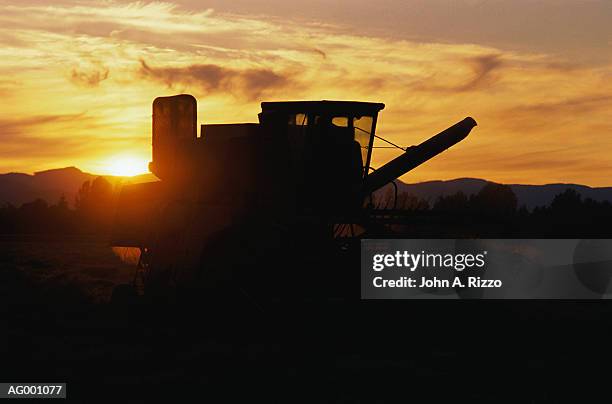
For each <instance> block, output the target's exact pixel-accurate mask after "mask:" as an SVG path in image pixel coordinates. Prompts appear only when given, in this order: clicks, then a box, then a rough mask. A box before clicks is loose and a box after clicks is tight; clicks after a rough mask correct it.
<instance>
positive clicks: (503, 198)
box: [470, 182, 518, 217]
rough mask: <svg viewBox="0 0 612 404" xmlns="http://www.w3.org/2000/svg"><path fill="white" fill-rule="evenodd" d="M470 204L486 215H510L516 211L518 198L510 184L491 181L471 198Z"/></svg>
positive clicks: (476, 210)
mask: <svg viewBox="0 0 612 404" xmlns="http://www.w3.org/2000/svg"><path fill="white" fill-rule="evenodd" d="M470 205H471V208H472V209H473V210H475V212H477V213H479V214H482V215H485V216H500V217H508V216H513V215H514V214H515V213H516V207H517V205H518V200H517V198H516V195H515V194H514V192H513V191H512V189H511V188H510V187H509V186H507V185H503V184H496V183H494V182H489V183H487V185H485V186H484V187H483V188H482V189H481V190H480V192H478V193H477V194H476V195H473V196H472V198H470Z"/></svg>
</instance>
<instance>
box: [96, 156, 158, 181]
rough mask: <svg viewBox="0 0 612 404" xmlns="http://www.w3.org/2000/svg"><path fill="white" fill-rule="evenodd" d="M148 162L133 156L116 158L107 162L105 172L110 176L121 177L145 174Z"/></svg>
mask: <svg viewBox="0 0 612 404" xmlns="http://www.w3.org/2000/svg"><path fill="white" fill-rule="evenodd" d="M147 165H148V161H147V159H145V158H138V157H134V156H116V157H113V158H112V159H110V160H108V164H107V165H106V171H107V172H108V173H109V174H111V175H117V176H122V177H132V176H134V175H138V174H144V173H147V172H148V171H149V170H148V168H147Z"/></svg>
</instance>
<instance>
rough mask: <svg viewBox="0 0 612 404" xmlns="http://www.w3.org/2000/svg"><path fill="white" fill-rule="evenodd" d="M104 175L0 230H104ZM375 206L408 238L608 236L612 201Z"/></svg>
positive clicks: (392, 200) (493, 198)
mask: <svg viewBox="0 0 612 404" xmlns="http://www.w3.org/2000/svg"><path fill="white" fill-rule="evenodd" d="M120 186H121V185H120V184H119V185H117V186H116V187H114V186H113V185H112V184H111V183H109V182H108V181H107V180H106V179H105V178H103V177H98V178H96V179H95V180H93V181H91V182H90V181H87V182H85V183H84V184H83V185H82V186H81V188H80V189H79V191H78V194H77V196H76V198H75V200H74V203H73V207H72V206H70V204H69V203H68V201H67V200H66V198H64V197H61V198H60V199H59V200H58V201H57V202H56V203H55V204H49V203H47V202H46V201H44V200H42V199H37V200H35V201H32V202H29V203H24V204H23V205H21V206H20V207H16V206H12V205H4V206H2V207H0V233H4V234H7V233H56V234H107V233H109V232H110V228H111V226H112V221H113V218H114V214H115V209H116V204H117V196H118V192H117V191H118V189H119V187H120ZM378 205H379V206H378V207H379V208H388V209H391V208H393V207H395V209H397V210H403V211H407V213H408V214H402V215H399V217H396V218H395V219H393V222H394V223H397V224H396V225H393V226H391V227H392V229H393V230H394V231H395V233H399V234H400V235H406V236H410V237H432V238H433V237H451V238H455V237H518V238H525V237H550V238H554V237H569V238H572V237H602V238H610V237H612V204H610V202H608V201H605V202H597V201H594V200H592V199H588V198H587V199H583V198H582V197H581V195H580V194H579V193H577V192H576V191H574V190H572V189H567V190H566V191H565V192H562V193H560V194H558V195H557V196H555V198H554V200H553V201H552V203H551V204H550V206H545V207H537V208H535V209H533V210H532V211H529V210H528V209H527V208H525V207H524V206H518V200H517V198H516V195H515V194H514V192H513V191H512V189H510V187H508V186H506V185H501V184H495V183H489V184H487V185H486V186H484V187H483V188H482V190H481V191H480V192H478V193H477V194H473V195H470V196H468V195H465V194H464V193H462V192H458V193H456V194H453V195H447V196H442V197H440V198H438V199H437V200H435V201H433V203H430V202H429V201H426V200H423V199H419V198H417V197H415V196H413V195H410V194H405V193H404V194H399V195H397V198H396V197H395V195H394V194H393V192H390V193H386V194H384V195H382V198H381V202H379V203H378Z"/></svg>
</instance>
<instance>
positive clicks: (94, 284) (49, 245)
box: [0, 235, 136, 303]
mask: <svg viewBox="0 0 612 404" xmlns="http://www.w3.org/2000/svg"><path fill="white" fill-rule="evenodd" d="M129 258H132V259H129ZM129 258H128V259H124V260H122V259H120V255H118V254H117V253H115V252H113V250H112V249H111V247H110V246H109V244H108V242H107V241H106V240H105V239H104V238H101V237H91V236H54V235H48V236H46V235H42V236H41V235H17V236H15V235H13V236H6V235H5V236H0V267H1V268H2V271H1V272H0V279H1V286H0V287H1V288H2V290H1V293H2V298H3V300H4V299H5V300H6V301H8V302H11V303H17V302H31V301H32V299H34V300H40V301H42V302H44V301H46V302H49V303H60V302H66V303H83V302H89V303H104V302H108V300H109V299H110V295H111V292H112V289H113V287H114V286H115V285H118V284H121V283H128V282H130V281H131V279H132V278H133V276H134V271H135V268H136V266H135V262H134V259H133V257H129Z"/></svg>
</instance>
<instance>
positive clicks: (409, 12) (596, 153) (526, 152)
mask: <svg viewBox="0 0 612 404" xmlns="http://www.w3.org/2000/svg"><path fill="white" fill-rule="evenodd" d="M611 22H612V1H610V0H488V1H487V0H411V1H400V0H376V1H373V0H370V1H363V0H336V1H323V0H315V1H303V2H288V1H286V0H234V1H220V0H219V1H192V0H184V1H174V2H129V1H67V0H58V1H53V2H50V1H34V0H23V1H3V0H0V43H1V47H0V99H1V100H2V102H1V108H0V137H1V139H2V143H1V146H0V172H9V171H20V172H27V173H32V172H35V171H39V170H44V169H49V168H58V167H64V166H77V167H79V168H81V169H82V170H85V171H89V172H93V173H113V172H116V171H117V167H125V166H126V165H130V164H131V165H132V170H133V172H134V173H136V172H141V171H144V170H146V162H147V161H149V159H150V153H151V150H150V143H151V138H150V136H151V134H150V128H151V102H152V101H153V99H154V98H155V97H157V96H160V95H171V94H178V93H182V92H187V93H191V94H193V95H194V96H196V98H198V113H199V117H198V121H199V123H230V122H241V121H243V122H255V121H256V120H257V113H258V112H259V110H260V107H259V103H260V102H261V101H273V100H294V99H295V100H301V99H347V100H359V101H375V102H383V103H385V104H386V108H385V110H383V111H382V114H381V116H380V117H379V127H378V133H379V135H382V136H384V137H386V138H389V139H390V140H392V141H393V142H395V143H398V144H402V145H411V144H416V143H419V142H420V141H422V140H424V139H426V138H427V137H429V136H431V135H433V134H435V133H437V132H439V131H440V130H442V129H445V128H446V127H448V126H450V125H451V124H453V123H455V122H457V121H459V120H460V119H463V118H464V117H466V116H473V117H474V118H475V119H476V120H477V121H478V123H479V126H478V127H477V128H476V129H475V130H474V131H473V132H472V135H471V136H470V137H469V138H468V139H466V140H465V141H464V142H463V143H461V144H459V145H457V146H456V147H455V148H453V149H452V150H450V151H448V152H446V153H445V154H444V155H442V156H439V157H438V158H436V159H434V160H432V161H430V162H429V163H427V164H425V165H423V166H422V167H420V168H418V169H416V170H415V171H413V172H412V173H410V174H408V175H406V176H404V177H403V178H402V179H403V180H404V181H407V182H417V181H424V180H432V179H451V178H459V177H479V178H485V179H489V180H493V181H498V182H506V183H531V184H542V183H551V182H574V183H582V184H586V185H591V186H606V185H612V175H611V173H612V23H611ZM395 155H397V153H396V152H394V151H391V150H386V149H379V150H376V151H375V158H374V162H373V164H374V166H380V165H382V164H383V163H384V162H385V161H387V160H389V159H390V158H392V157H394V156H395Z"/></svg>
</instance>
